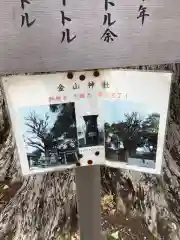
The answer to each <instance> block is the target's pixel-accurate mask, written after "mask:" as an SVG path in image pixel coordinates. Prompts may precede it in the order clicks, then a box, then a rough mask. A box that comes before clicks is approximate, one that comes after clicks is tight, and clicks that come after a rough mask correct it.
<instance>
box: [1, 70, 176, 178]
mask: <svg viewBox="0 0 180 240" xmlns="http://www.w3.org/2000/svg"><path fill="white" fill-rule="evenodd" d="M171 75H172V74H171V73H168V72H163V73H162V72H142V71H126V70H101V71H87V72H74V73H57V74H42V75H24V76H18V75H15V76H7V77H3V78H2V85H3V89H4V93H5V97H6V101H7V106H8V109H9V114H10V118H11V123H12V127H13V133H14V136H15V140H16V145H17V149H18V153H19V159H20V163H21V167H22V172H23V174H24V175H29V174H36V173H44V172H49V171H58V170H64V169H67V168H74V167H76V166H87V165H89V164H93V165H106V166H109V167H115V168H122V169H129V170H136V171H141V172H147V173H155V174H160V172H161V167H162V163H163V149H164V141H165V133H166V122H167V113H168V105H169V95H170V87H171Z"/></svg>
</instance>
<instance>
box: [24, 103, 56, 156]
mask: <svg viewBox="0 0 180 240" xmlns="http://www.w3.org/2000/svg"><path fill="white" fill-rule="evenodd" d="M31 112H35V113H36V114H37V116H38V117H39V118H40V119H44V118H45V114H48V116H49V119H48V128H49V129H50V128H51V127H53V125H54V122H55V121H56V118H57V115H58V112H55V113H53V112H52V111H50V109H49V105H47V106H46V105H43V106H34V107H26V108H21V109H20V110H19V113H20V116H21V122H22V129H23V136H24V137H25V139H26V138H31V137H32V134H31V133H28V130H29V127H27V126H26V125H25V118H27V117H28V116H29V114H30V113H31ZM33 141H37V139H36V138H33ZM34 150H35V149H34V148H33V147H30V146H27V144H26V151H27V152H29V153H30V152H32V151H34Z"/></svg>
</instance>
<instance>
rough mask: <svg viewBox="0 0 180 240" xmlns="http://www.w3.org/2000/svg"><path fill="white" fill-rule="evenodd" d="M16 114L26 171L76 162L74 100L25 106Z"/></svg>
mask: <svg viewBox="0 0 180 240" xmlns="http://www.w3.org/2000/svg"><path fill="white" fill-rule="evenodd" d="M19 115H20V118H21V122H22V123H23V126H22V130H23V138H24V143H25V149H26V154H27V159H28V164H29V168H30V170H33V169H37V168H43V167H44V168H45V167H56V166H58V165H63V164H66V165H67V164H75V163H76V162H77V160H78V148H77V129H76V117H75V104H74V103H71V102H70V103H69V102H68V103H61V104H52V105H41V106H35V107H31V106H28V107H25V108H20V109H19Z"/></svg>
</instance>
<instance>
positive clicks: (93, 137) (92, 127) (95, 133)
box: [83, 115, 99, 146]
mask: <svg viewBox="0 0 180 240" xmlns="http://www.w3.org/2000/svg"><path fill="white" fill-rule="evenodd" d="M97 118H98V115H88V116H83V119H84V121H85V124H86V130H85V140H86V145H87V146H95V145H98V143H99V130H98V126H97Z"/></svg>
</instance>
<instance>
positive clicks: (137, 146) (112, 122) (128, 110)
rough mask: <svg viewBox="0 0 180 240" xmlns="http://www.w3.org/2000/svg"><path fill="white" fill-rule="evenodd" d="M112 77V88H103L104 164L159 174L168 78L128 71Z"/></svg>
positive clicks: (168, 84) (167, 99)
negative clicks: (104, 91) (104, 89)
mask: <svg viewBox="0 0 180 240" xmlns="http://www.w3.org/2000/svg"><path fill="white" fill-rule="evenodd" d="M112 75H113V76H112ZM112 75H110V76H109V78H110V79H112V81H110V80H109V82H111V85H112V88H110V87H109V88H107V90H106V93H105V95H106V97H105V98H106V99H105V100H104V102H103V109H104V121H105V123H104V130H105V158H106V164H108V166H111V167H119V168H125V169H130V170H138V171H142V172H149V173H160V171H161V166H162V161H163V149H164V140H165V132H166V122H167V113H168V104H169V95H170V86H171V74H169V73H153V72H146V73H145V72H138V71H129V72H124V73H123V72H122V74H121V76H120V74H118V73H115V72H114V73H113V74H112ZM106 78H107V79H108V76H107V75H106Z"/></svg>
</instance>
